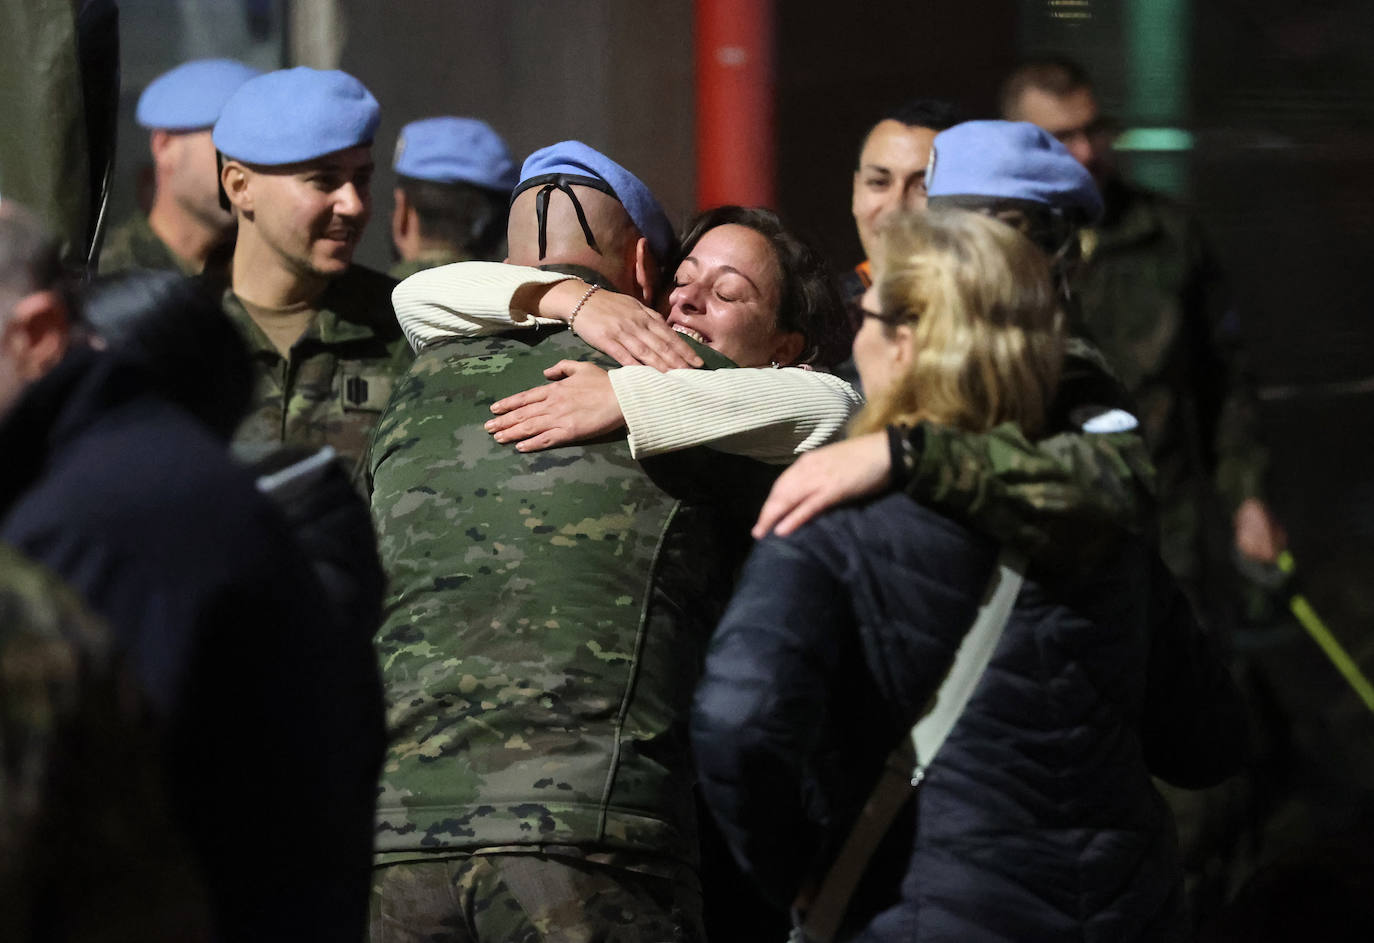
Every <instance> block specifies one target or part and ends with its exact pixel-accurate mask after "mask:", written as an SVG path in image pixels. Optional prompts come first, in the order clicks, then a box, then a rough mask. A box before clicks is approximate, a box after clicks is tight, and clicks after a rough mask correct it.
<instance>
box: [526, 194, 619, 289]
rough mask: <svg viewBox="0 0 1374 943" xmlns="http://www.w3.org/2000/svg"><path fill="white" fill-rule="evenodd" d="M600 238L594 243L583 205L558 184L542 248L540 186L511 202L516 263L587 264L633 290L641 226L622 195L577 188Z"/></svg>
mask: <svg viewBox="0 0 1374 943" xmlns="http://www.w3.org/2000/svg"><path fill="white" fill-rule="evenodd" d="M572 189H573V190H574V191H575V192H576V194H577V199H578V202H579V203H580V204H581V206H582V213H583V215H584V217H585V218H586V221H587V229H588V230H590V232H591V234H592V237H593V239H594V240H595V242H596V246H595V248H593V247H592V246H591V245H590V244H589V243H588V240H587V234H586V232H584V231H583V229H582V223H581V221H580V220H579V219H578V216H577V208H576V207H574V206H573V202H572V200H570V199H568V196H567V194H565V193H563V192H561V191H558V190H555V191H552V192H551V193H549V194H548V201H549V203H548V211H547V215H546V224H545V246H544V253H543V255H542V256H541V255H540V251H539V218H538V214H537V212H536V208H535V202H536V200H537V199H538V197H539V192H540V191H539V188H537V187H532V188H530V189H528V190H525V191H524V192H522V193H521V194H520V195H519V196H517V197H516V198H515V202H514V203H512V204H511V210H510V222H509V223H508V225H507V228H506V242H507V245H508V251H509V257H508V261H509V262H511V263H512V264H515V265H530V266H546V267H547V266H551V265H558V266H564V265H581V266H585V267H586V268H589V269H592V270H593V271H595V272H597V273H599V274H601V275H602V276H603V277H605V278H606V280H607V281H609V282H610V283H611V284H612V285H613V286H614V287H615V289H616V290H617V291H620V292H624V293H626V294H632V293H633V292H634V289H635V245H636V243H637V242H638V241H639V239H640V232H639V230H638V229H637V228H635V224H634V221H633V220H631V219H630V214H629V213H628V212H626V210H625V207H624V206H622V205H621V204H620V201H619V200H617V199H616V198H615V197H613V196H611V195H610V194H608V193H602V192H601V191H600V190H597V189H594V188H592V187H582V186H576V185H574V186H573V188H572Z"/></svg>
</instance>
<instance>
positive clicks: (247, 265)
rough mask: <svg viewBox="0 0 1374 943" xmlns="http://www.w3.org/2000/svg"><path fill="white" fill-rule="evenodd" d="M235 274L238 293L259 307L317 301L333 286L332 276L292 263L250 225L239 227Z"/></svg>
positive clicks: (275, 306) (235, 248) (294, 304)
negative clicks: (330, 280)
mask: <svg viewBox="0 0 1374 943" xmlns="http://www.w3.org/2000/svg"><path fill="white" fill-rule="evenodd" d="M231 277H232V285H233V288H234V294H236V295H238V296H239V298H241V299H243V300H244V301H246V302H249V303H250V304H254V305H257V306H258V307H259V308H276V309H281V308H293V307H296V306H298V305H301V304H314V302H315V301H317V300H318V299H319V297H320V295H322V294H324V290H325V289H326V288H328V287H329V279H327V278H325V277H324V276H322V275H315V274H312V273H309V272H302V271H300V270H299V269H297V268H293V267H291V266H289V265H288V264H287V262H286V260H285V259H283V258H282V256H281V254H280V253H278V252H277V251H276V250H275V249H273V248H272V247H270V246H268V245H267V244H265V243H264V242H263V241H262V240H261V239H258V238H257V237H256V233H254V232H253V230H252V228H251V227H248V226H244V227H241V228H240V230H239V238H238V243H237V244H236V245H235V246H234V264H233V269H232V276H231Z"/></svg>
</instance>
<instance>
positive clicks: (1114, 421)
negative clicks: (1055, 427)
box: [1069, 406, 1140, 433]
mask: <svg viewBox="0 0 1374 943" xmlns="http://www.w3.org/2000/svg"><path fill="white" fill-rule="evenodd" d="M1069 420H1070V421H1071V422H1072V423H1073V424H1074V425H1076V426H1078V427H1079V428H1080V429H1082V430H1083V431H1084V432H1090V433H1104V432H1130V431H1131V430H1133V429H1138V428H1140V421H1139V420H1138V419H1136V418H1135V416H1132V415H1131V414H1130V413H1128V412H1126V410H1124V409H1105V410H1104V409H1103V408H1102V407H1101V406H1080V407H1079V408H1078V409H1075V410H1074V411H1073V412H1071V413H1070V414H1069Z"/></svg>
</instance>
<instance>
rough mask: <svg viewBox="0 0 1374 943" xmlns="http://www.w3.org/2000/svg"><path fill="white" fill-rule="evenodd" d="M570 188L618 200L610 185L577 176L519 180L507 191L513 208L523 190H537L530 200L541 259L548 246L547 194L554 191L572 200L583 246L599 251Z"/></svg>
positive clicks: (546, 175) (578, 202)
mask: <svg viewBox="0 0 1374 943" xmlns="http://www.w3.org/2000/svg"><path fill="white" fill-rule="evenodd" d="M574 186H579V187H591V188H592V189H593V190H600V191H601V192H602V193H608V194H610V195H611V196H612V197H614V198H615V200H616V202H619V201H620V197H618V196H616V193H615V191H614V190H612V189H611V185H610V184H609V183H607V182H606V181H604V180H602V179H601V178H600V177H584V176H581V175H580V174H544V175H543V176H541V177H531V178H529V179H528V180H522V181H520V183H519V184H517V185H516V187H515V189H514V190H513V191H511V195H510V201H511V204H512V205H514V203H515V198H516V197H518V196H519V195H520V194H522V193H524V192H525V191H526V190H529V189H532V188H534V187H540V190H539V193H538V195H537V196H536V197H535V198H534V215H535V219H537V220H538V221H539V258H541V259H542V258H544V256H545V255H547V254H548V247H549V194H550V193H552V192H553V191H554V190H561V191H563V192H564V193H566V194H567V195H568V199H569V200H571V201H572V205H573V209H574V210H575V211H576V212H577V222H578V223H579V224H580V225H581V226H582V235H583V236H585V237H586V239H587V245H589V246H591V248H592V249H594V250H595V251H597V252H600V251H601V248H600V247H599V246H598V245H597V244H596V236H594V235H592V227H591V226H590V225H588V223H587V214H586V212H584V211H583V209H582V201H581V200H579V199H578V198H577V194H576V193H575V192H574V191H573V187H574Z"/></svg>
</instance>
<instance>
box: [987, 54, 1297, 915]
mask: <svg viewBox="0 0 1374 943" xmlns="http://www.w3.org/2000/svg"><path fill="white" fill-rule="evenodd" d="M1001 101H1002V109H1003V113H1004V115H1005V116H1007V117H1009V118H1015V119H1017V120H1021V121H1029V122H1031V123H1033V124H1036V125H1038V126H1039V127H1041V128H1044V129H1045V130H1046V131H1048V132H1049V133H1050V134H1053V135H1054V136H1055V137H1056V138H1058V139H1059V141H1061V142H1062V143H1063V144H1064V146H1065V147H1066V148H1067V149H1068V151H1069V153H1071V154H1072V155H1073V156H1074V158H1075V159H1076V160H1077V161H1078V162H1079V163H1080V164H1082V165H1083V166H1084V167H1085V168H1087V170H1088V171H1089V172H1090V173H1091V174H1092V175H1093V178H1094V179H1095V180H1096V181H1097V184H1098V187H1099V188H1100V189H1101V191H1102V200H1103V203H1104V206H1105V210H1104V212H1103V214H1102V217H1101V219H1100V220H1098V221H1097V222H1096V223H1095V224H1094V225H1091V226H1088V227H1086V228H1085V229H1084V230H1083V231H1082V234H1081V236H1080V238H1079V240H1078V241H1079V245H1080V246H1081V256H1082V258H1081V260H1080V261H1079V263H1078V264H1077V265H1076V266H1075V268H1074V270H1073V272H1072V278H1071V284H1072V287H1073V292H1074V295H1075V297H1076V298H1077V299H1078V303H1079V307H1080V313H1081V316H1082V318H1083V322H1084V324H1085V325H1086V328H1087V330H1088V331H1089V332H1090V333H1091V335H1092V336H1093V338H1094V340H1095V341H1096V342H1097V343H1098V344H1099V345H1100V346H1101V349H1102V352H1103V353H1104V354H1105V355H1106V357H1107V359H1108V361H1109V362H1110V363H1111V364H1112V366H1113V367H1114V368H1115V369H1116V371H1117V372H1118V373H1119V375H1120V377H1121V379H1122V382H1123V383H1124V384H1125V386H1126V388H1127V389H1128V390H1129V392H1130V394H1131V395H1132V397H1133V398H1134V399H1135V400H1136V401H1137V402H1138V403H1139V404H1140V413H1139V414H1140V417H1141V426H1142V429H1141V431H1142V434H1143V437H1144V440H1145V444H1146V446H1147V447H1148V450H1149V455H1150V459H1151V461H1152V463H1153V464H1154V466H1155V468H1156V470H1157V477H1158V486H1157V491H1158V496H1159V521H1158V524H1157V532H1158V534H1159V540H1160V548H1161V553H1162V555H1163V557H1164V560H1165V562H1166V563H1167V564H1168V565H1169V569H1170V570H1171V571H1172V572H1173V573H1174V575H1175V576H1176V577H1177V578H1178V579H1179V581H1180V582H1181V583H1182V584H1183V586H1184V589H1185V590H1186V591H1187V593H1188V596H1189V598H1190V599H1191V600H1192V603H1193V605H1194V606H1195V607H1196V608H1197V609H1198V611H1199V612H1200V613H1201V614H1202V616H1203V617H1204V618H1205V619H1206V620H1207V621H1209V622H1210V623H1212V624H1213V625H1214V626H1216V627H1217V629H1218V630H1220V631H1223V632H1225V631H1231V630H1233V629H1234V628H1236V627H1237V623H1238V616H1239V615H1240V613H1241V612H1242V611H1243V608H1244V606H1245V603H1246V602H1248V600H1246V599H1245V598H1244V597H1243V596H1242V594H1243V593H1249V594H1250V595H1251V598H1253V597H1254V596H1255V595H1260V594H1263V595H1267V593H1268V591H1267V590H1264V589H1256V588H1255V587H1253V586H1252V587H1249V588H1248V589H1246V588H1245V581H1246V577H1245V576H1244V573H1245V571H1246V570H1253V569H1261V570H1262V568H1263V567H1265V566H1272V565H1273V564H1274V563H1275V561H1276V560H1277V558H1278V556H1279V554H1280V552H1281V551H1283V549H1284V548H1285V546H1286V544H1287V535H1286V533H1285V531H1284V528H1283V527H1282V525H1281V524H1280V522H1279V521H1278V519H1277V518H1276V517H1275V515H1274V514H1273V512H1272V510H1271V509H1270V506H1269V503H1268V500H1267V496H1266V495H1267V486H1268V482H1267V481H1266V479H1267V476H1268V468H1269V452H1268V448H1267V446H1266V444H1265V443H1264V441H1263V439H1262V436H1261V430H1260V427H1259V408H1258V401H1257V398H1256V396H1255V391H1254V388H1253V384H1252V381H1251V378H1250V377H1248V376H1247V374H1246V366H1245V354H1244V349H1243V343H1242V342H1243V337H1242V328H1243V321H1242V315H1243V312H1237V311H1236V310H1235V308H1234V305H1233V302H1232V300H1231V299H1230V298H1229V297H1228V295H1229V291H1228V288H1227V285H1226V277H1225V273H1224V272H1223V270H1222V268H1221V265H1220V263H1219V261H1218V259H1217V256H1216V254H1215V252H1214V250H1213V248H1212V246H1211V245H1210V243H1209V240H1208V239H1207V238H1206V235H1205V233H1204V232H1203V230H1202V228H1201V227H1200V225H1199V224H1198V221H1197V219H1196V218H1195V216H1194V214H1192V213H1191V212H1189V211H1188V210H1187V209H1186V208H1185V207H1183V206H1181V205H1179V204H1178V203H1176V202H1175V201H1173V200H1172V199H1170V198H1168V197H1166V196H1165V195H1163V194H1160V193H1156V192H1153V191H1151V190H1148V189H1146V188H1144V187H1140V186H1137V185H1136V184H1134V183H1132V182H1130V181H1128V180H1127V179H1125V178H1124V177H1123V176H1122V175H1121V173H1120V172H1119V171H1118V169H1117V167H1116V161H1115V155H1114V153H1113V149H1112V145H1113V141H1114V139H1115V130H1116V128H1115V123H1114V122H1113V121H1111V120H1110V119H1109V118H1108V117H1107V116H1105V115H1104V114H1103V113H1102V109H1101V105H1100V103H1099V101H1098V98H1097V94H1096V92H1095V91H1094V89H1093V85H1092V82H1091V79H1090V77H1089V76H1088V74H1087V73H1086V72H1085V71H1084V70H1083V68H1082V67H1081V66H1079V65H1078V64H1077V63H1075V62H1073V61H1071V60H1068V59H1064V58H1060V57H1047V58H1043V59H1035V60H1031V61H1028V62H1026V63H1023V64H1022V65H1021V66H1019V67H1018V68H1017V69H1016V70H1015V71H1013V72H1012V73H1011V75H1010V76H1008V78H1007V80H1006V82H1005V84H1004V86H1003V91H1002V98H1001ZM1238 562H1239V563H1240V566H1237V563H1238ZM1259 667H1260V666H1259V664H1258V663H1256V662H1251V663H1250V664H1248V665H1247V666H1246V670H1245V671H1244V672H1243V674H1244V675H1251V676H1253V675H1254V673H1255V672H1256V670H1257V669H1259ZM1267 687H1268V685H1267V684H1265V683H1264V682H1263V681H1261V682H1259V683H1258V684H1256V685H1254V686H1252V690H1255V689H1263V688H1267ZM1260 696H1261V697H1264V698H1265V699H1266V700H1267V699H1269V698H1270V697H1271V696H1272V695H1270V694H1268V693H1264V694H1262V695H1260ZM1269 713H1272V711H1270V712H1269ZM1289 733H1290V732H1289V731H1284V732H1283V733H1281V734H1280V733H1277V732H1276V733H1275V735H1274V736H1273V737H1271V738H1269V739H1270V740H1271V742H1285V741H1286V740H1287V738H1288V737H1289ZM1290 762H1291V761H1290ZM1256 775H1262V776H1263V778H1265V779H1266V780H1267V779H1268V778H1269V777H1268V775H1267V774H1256ZM1233 786H1234V784H1233ZM1248 788H1250V789H1251V790H1252V794H1253V795H1255V796H1263V795H1266V794H1268V793H1270V792H1271V791H1272V784H1271V783H1270V782H1267V781H1266V782H1264V783H1262V784H1261V783H1258V782H1256V783H1255V784H1254V785H1253V786H1252V787H1248ZM1170 799H1171V801H1173V802H1174V803H1175V808H1176V811H1178V812H1179V820H1180V830H1181V832H1182V834H1183V841H1184V846H1185V849H1186V851H1187V855H1186V860H1187V863H1188V870H1189V883H1190V893H1191V895H1192V897H1193V900H1194V906H1195V909H1196V910H1197V912H1198V916H1199V917H1202V916H1205V914H1206V913H1207V911H1208V910H1210V909H1212V908H1214V907H1216V906H1218V905H1219V904H1220V903H1221V902H1222V901H1223V900H1224V897H1225V895H1226V894H1228V893H1229V892H1230V890H1231V888H1232V887H1233V886H1234V885H1235V884H1236V883H1237V882H1238V881H1239V879H1240V878H1241V876H1242V875H1243V872H1244V870H1245V869H1246V868H1248V867H1249V866H1250V865H1249V862H1248V860H1247V859H1248V858H1249V857H1250V855H1251V850H1250V849H1251V848H1253V847H1257V846H1259V845H1260V844H1261V842H1260V841H1259V837H1258V836H1257V835H1255V834H1254V833H1253V832H1252V831H1251V830H1252V829H1255V828H1256V825H1255V821H1256V815H1255V813H1254V811H1253V810H1252V809H1250V808H1246V806H1247V805H1248V804H1249V802H1250V798H1249V796H1247V795H1245V787H1235V788H1230V789H1228V790H1223V791H1218V792H1215V793H1213V794H1210V795H1208V796H1205V797H1201V798H1200V799H1199V798H1198V797H1193V796H1188V795H1183V796H1178V797H1175V796H1170Z"/></svg>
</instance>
